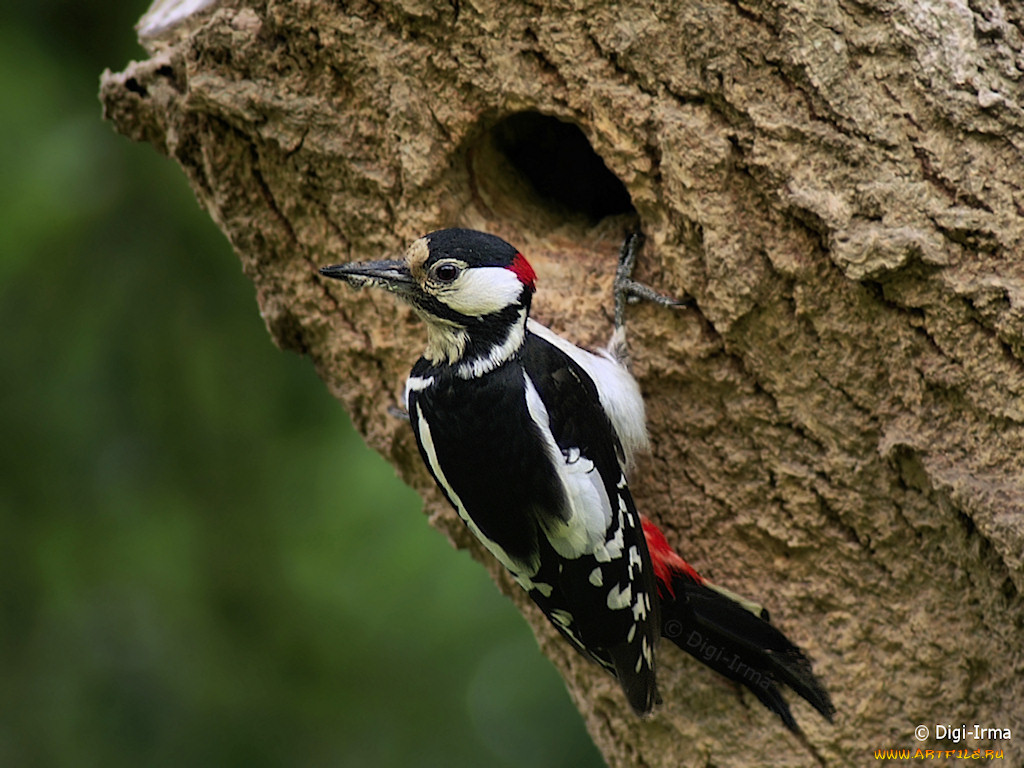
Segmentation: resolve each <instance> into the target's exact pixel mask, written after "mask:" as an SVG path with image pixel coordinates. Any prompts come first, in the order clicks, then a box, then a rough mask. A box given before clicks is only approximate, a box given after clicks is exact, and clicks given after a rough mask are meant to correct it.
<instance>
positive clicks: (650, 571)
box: [320, 229, 834, 732]
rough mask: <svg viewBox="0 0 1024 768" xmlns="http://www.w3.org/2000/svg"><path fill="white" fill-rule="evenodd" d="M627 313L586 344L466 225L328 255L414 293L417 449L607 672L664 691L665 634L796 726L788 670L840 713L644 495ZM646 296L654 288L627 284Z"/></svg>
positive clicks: (512, 263) (763, 621)
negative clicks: (695, 560)
mask: <svg viewBox="0 0 1024 768" xmlns="http://www.w3.org/2000/svg"><path fill="white" fill-rule="evenodd" d="M636 243H637V238H636V237H631V238H629V239H627V241H626V244H625V245H624V247H623V251H622V254H621V256H620V270H619V274H618V276H617V281H616V282H617V288H618V293H617V296H616V328H615V331H614V333H613V335H612V340H611V343H610V344H609V345H608V347H607V348H606V349H603V350H599V351H597V352H590V351H588V350H585V349H582V348H581V347H578V346H576V345H575V344H573V343H572V342H570V341H568V340H566V339H564V338H562V337H561V336H558V335H557V334H555V333H554V332H552V331H551V330H549V329H548V328H546V327H544V326H543V325H541V324H540V323H538V322H536V321H535V320H533V319H532V318H531V317H530V305H531V301H532V298H533V295H534V292H535V290H536V281H537V276H536V273H535V272H534V270H533V268H532V267H531V266H530V264H529V262H528V261H527V260H526V258H524V257H523V255H522V254H521V253H519V251H518V250H517V249H516V248H514V247H513V246H511V245H510V244H508V243H507V242H505V241H504V240H502V239H501V238H498V237H496V236H494V235H490V234H486V233H483V232H477V231H474V230H468V229H442V230H438V231H436V232H431V233H430V234H427V235H425V236H423V237H421V238H419V239H418V240H416V241H415V242H413V243H412V245H411V246H410V247H409V248H408V250H407V251H406V253H405V257H404V259H400V260H384V261H370V262H358V263H351V264H338V265H335V266H330V267H324V268H322V269H321V270H320V273H321V274H322V275H324V276H326V277H330V278H336V279H340V280H344V281H346V282H347V283H349V284H351V285H354V286H356V287H362V286H373V287H378V288H383V289H385V290H387V291H390V292H392V293H394V294H395V295H396V296H397V297H398V298H399V299H401V300H402V301H404V302H406V303H408V304H409V305H411V307H412V308H413V310H414V311H415V312H416V314H417V315H419V317H420V318H422V319H423V321H424V322H425V324H426V329H427V344H426V350H425V352H424V353H423V356H422V357H421V358H420V359H419V360H418V361H417V362H416V364H415V365H414V366H413V369H412V373H411V374H410V375H409V378H408V380H407V382H406V386H405V401H406V402H405V404H406V409H407V412H408V416H409V421H410V423H411V425H412V429H413V432H414V434H415V437H416V443H417V445H418V446H419V451H420V454H421V456H422V458H423V461H424V463H425V464H426V466H427V469H428V470H429V472H430V474H431V475H432V476H433V478H434V480H435V482H436V483H437V485H438V487H439V488H440V489H441V491H442V493H443V494H444V495H445V497H446V498H447V499H448V501H449V502H450V503H451V505H452V506H453V507H454V508H455V510H456V512H457V513H458V515H459V517H460V518H461V519H462V520H463V521H464V522H465V524H466V525H467V526H468V527H469V529H470V531H471V532H472V533H473V535H475V536H476V537H477V538H478V539H479V540H480V542H481V543H482V544H483V545H484V546H485V547H486V548H487V549H488V550H489V551H490V552H491V554H493V555H494V556H495V557H496V558H497V559H498V561H499V562H500V563H501V564H502V565H503V566H504V567H505V568H507V569H508V571H509V573H510V574H511V575H512V578H513V579H514V580H515V581H516V582H517V583H518V584H519V585H520V586H521V587H522V588H523V589H525V590H526V591H527V592H528V593H529V595H530V597H531V598H532V599H533V601H534V602H535V603H536V604H537V605H538V606H539V607H540V609H541V610H542V611H543V612H544V614H545V616H546V617H547V618H548V620H549V621H550V622H551V624H552V625H553V626H554V627H555V629H557V630H558V632H559V633H561V635H562V636H563V637H564V638H565V639H566V640H567V641H568V642H569V643H570V644H571V645H572V646H573V647H574V648H575V649H576V650H577V651H579V652H580V653H581V654H583V655H584V656H585V657H587V658H588V659H590V660H591V661H593V662H595V663H597V664H598V665H600V666H601V667H602V668H604V669H605V670H607V671H608V672H609V673H610V674H612V675H613V676H614V677H615V678H616V679H617V680H618V682H619V684H620V685H621V687H622V690H623V692H624V694H625V697H626V699H627V701H628V702H629V704H630V706H631V707H632V708H633V709H634V710H635V711H636V712H637V714H639V715H646V714H648V713H650V712H651V711H652V709H653V708H654V707H655V705H656V704H658V703H659V702H660V697H659V694H658V687H657V675H656V668H657V647H658V641H659V639H660V638H661V637H662V636H664V637H666V638H668V639H669V640H671V641H672V642H674V643H675V644H676V645H677V646H679V647H680V648H682V649H683V650H684V651H686V652H687V653H689V654H691V655H692V656H694V657H695V658H697V659H699V660H700V661H701V662H703V663H704V664H706V665H707V666H709V667H711V668H712V669H714V670H716V671H717V672H719V673H721V674H722V675H724V676H726V677H728V678H729V679H731V680H734V681H736V682H738V683H740V684H742V685H744V686H745V687H747V688H748V689H750V690H751V691H752V692H753V693H754V695H755V696H756V697H757V698H758V699H759V700H760V701H762V702H763V703H764V704H765V705H766V706H767V707H768V708H770V709H771V710H773V711H774V712H776V713H777V714H778V715H779V717H780V718H781V719H782V721H783V723H785V725H786V726H787V727H788V728H789V729H790V730H793V731H794V732H799V730H798V727H797V725H796V721H795V720H794V718H793V716H792V714H791V712H790V709H789V706H788V704H787V703H786V701H785V699H784V698H783V697H782V695H781V692H780V689H779V686H780V685H782V684H785V685H788V686H790V687H791V688H792V689H793V690H794V691H795V692H796V693H797V694H799V695H800V696H802V697H803V698H804V699H806V700H807V701H808V702H810V703H811V705H812V706H814V707H815V708H816V709H817V710H818V711H819V712H820V713H821V714H822V715H823V716H824V717H826V718H827V719H829V720H831V719H832V715H833V712H834V708H833V706H832V703H831V700H830V699H829V695H828V693H827V691H826V690H825V689H824V687H822V685H821V684H820V682H819V681H818V680H817V678H816V677H815V676H814V673H813V671H812V670H811V665H810V662H809V661H808V660H807V658H806V657H805V656H804V654H803V653H802V652H801V651H800V649H799V648H798V647H797V646H796V645H794V644H793V643H792V642H790V641H789V640H788V639H787V638H786V637H785V635H783V634H782V633H781V632H780V631H779V630H778V629H776V628H775V627H774V626H773V625H772V624H771V623H770V621H769V618H768V614H767V612H766V611H764V610H763V609H762V608H760V607H759V606H757V605H755V604H753V603H751V602H750V601H747V600H745V599H743V598H740V597H739V596H737V595H735V594H733V593H732V592H729V591H728V590H725V589H723V588H721V587H717V586H715V585H713V584H711V583H710V582H708V581H707V580H705V579H703V578H702V577H701V576H700V575H699V574H698V573H697V572H696V571H695V570H694V569H693V568H692V567H691V566H690V565H689V564H688V563H686V561H684V560H683V559H682V557H680V556H679V555H678V554H677V553H676V552H675V551H674V550H673V549H672V547H671V546H670V545H669V543H668V540H667V538H666V537H665V535H664V534H663V533H662V532H661V531H660V530H659V529H658V528H657V526H655V525H654V523H653V522H651V521H650V520H649V519H647V518H645V517H642V516H641V515H640V514H639V513H638V512H637V509H636V505H635V504H634V501H633V496H632V494H631V493H630V489H629V484H628V482H627V474H628V473H629V471H630V470H631V469H632V467H633V462H634V457H635V456H636V455H637V453H638V452H640V451H643V450H645V449H647V447H648V437H647V429H646V423H645V418H644V403H643V399H642V397H641V394H640V389H639V386H638V384H637V382H636V380H635V379H634V378H633V376H632V375H631V374H630V372H629V370H628V367H627V365H626V358H625V351H626V346H625V331H624V326H623V325H622V324H621V307H622V306H623V302H622V300H621V298H622V295H624V293H625V292H627V291H628V290H629V289H630V288H632V287H633V286H635V285H637V284H635V283H633V282H632V281H631V280H630V278H629V275H628V272H629V271H630V270H631V267H632V263H633V260H634V259H635V256H636V253H635V251H636ZM633 292H635V293H637V294H639V295H642V296H644V297H646V298H651V297H652V296H656V294H652V292H651V291H650V290H649V289H647V290H646V291H644V290H636V291H633Z"/></svg>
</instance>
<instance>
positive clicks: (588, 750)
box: [0, 0, 602, 768]
mask: <svg viewBox="0 0 1024 768" xmlns="http://www.w3.org/2000/svg"><path fill="white" fill-rule="evenodd" d="M146 5H147V3H146V2H145V0H142V1H141V2H133V3H128V4H118V3H109V2H95V1H93V2H73V3H72V2H61V1H60V0H44V1H43V2H27V1H25V0H20V1H19V2H13V3H11V2H7V3H4V8H3V10H0V57H2V59H3V61H2V66H0V99H2V104H3V107H2V108H0V179H2V183H0V338H2V339H3V341H2V346H0V352H2V355H0V398H2V408H0V435H2V438H0V451H2V452H3V453H2V459H0V766H19V767H20V766H103V767H104V768H120V766H126V767H127V766H131V768H139V767H140V766H236V765H237V766H252V767H254V768H259V767H261V766H361V767H364V766H370V767H373V766H403V768H407V767H408V766H530V767H531V768H532V767H537V768H544V767H545V766H588V765H589V766H599V765H601V764H602V763H601V760H600V757H599V755H598V753H597V752H596V750H595V749H594V747H593V746H592V745H591V744H590V741H589V739H588V737H587V735H586V733H585V731H584V730H583V726H582V723H581V721H580V718H579V715H578V714H577V713H576V711H575V710H574V709H573V708H572V706H571V704H570V702H569V700H568V697H567V695H566V693H565V690H564V687H563V686H562V682H561V680H560V679H559V677H558V676H557V674H556V673H555V671H554V670H553V668H552V667H551V666H550V664H549V663H548V662H547V661H546V660H545V659H544V658H543V657H542V656H541V655H540V653H539V651H538V650H537V647H536V643H535V642H534V640H533V637H532V635H531V634H530V632H529V630H528V628H527V627H526V625H525V623H524V622H523V621H522V619H521V618H520V617H519V615H518V614H517V613H516V612H515V610H514V609H513V608H512V606H511V604H510V603H508V601H506V600H504V599H503V598H502V597H501V596H500V595H499V594H498V592H497V590H496V589H495V588H494V586H493V585H492V584H491V583H490V580H489V579H488V578H487V576H486V574H485V573H484V571H483V569H482V568H481V567H480V566H478V565H477V564H475V563H473V562H472V561H471V560H470V559H469V557H468V556H467V555H466V554H464V553H461V552H456V551H454V550H453V549H452V548H451V547H450V546H449V545H448V544H447V542H446V541H445V540H444V539H443V537H442V536H441V535H440V534H439V533H437V532H435V531H433V530H432V529H430V528H429V527H428V525H427V523H426V519H425V518H424V517H423V515H422V514H420V503H419V499H418V498H417V497H416V496H415V495H414V494H413V493H412V492H411V491H410V490H409V489H407V488H405V487H404V486H403V485H402V484H401V483H400V482H399V481H398V480H397V479H396V478H395V476H394V473H393V472H392V470H391V468H390V467H389V466H388V465H387V464H385V463H384V461H383V460H381V459H380V457H378V456H377V455H376V454H373V453H372V452H370V451H369V450H368V449H367V448H366V447H365V446H364V445H363V443H362V441H361V440H360V438H359V437H358V436H357V435H356V434H355V433H354V432H353V431H352V428H351V426H350V425H349V423H348V419H347V417H346V415H345V413H344V412H343V410H342V409H341V407H340V406H339V405H338V404H337V403H336V402H334V401H333V400H332V399H331V398H330V397H329V396H328V394H327V392H326V390H325V388H324V387H323V385H322V384H321V383H320V382H319V380H318V379H317V378H316V376H315V375H314V374H313V371H312V368H311V366H310V365H309V364H308V361H305V360H302V359H299V358H297V357H295V356H292V355H288V354H284V353H281V352H279V351H278V350H277V349H276V348H275V347H274V346H273V345H272V344H271V342H270V339H269V337H268V335H267V333H266V331H265V330H264V328H263V326H262V323H261V321H260V319H259V315H258V312H257V308H256V304H255V301H254V298H253V292H252V289H251V286H250V285H249V284H248V282H247V281H246V279H245V278H244V277H243V275H242V274H241V271H240V269H239V266H238V263H237V261H236V259H235V257H234V255H233V254H232V253H231V250H230V248H229V247H228V245H227V242H226V241H225V240H224V239H223V237H222V236H221V235H220V234H219V232H218V231H217V230H216V228H215V227H214V225H213V224H212V222H211V221H210V220H209V218H208V217H207V216H206V215H205V214H204V213H203V212H202V211H200V210H199V208H198V206H197V205H196V203H195V201H194V199H193V197H192V195H191V192H190V191H189V189H188V187H187V184H186V182H185V178H184V175H183V174H182V173H181V172H180V171H179V170H178V169H177V167H176V166H174V165H173V164H172V163H171V162H170V161H168V160H166V159H164V158H162V157H160V156H158V155H157V153H156V152H155V151H154V150H153V149H152V148H151V147H148V146H139V145H134V144H131V143H130V142H128V141H127V140H126V139H124V138H122V137H120V136H117V135H116V134H115V133H114V132H113V129H112V128H111V126H110V125H108V124H105V123H103V122H101V120H100V107H99V103H98V101H97V96H96V93H97V90H98V76H99V73H100V71H101V70H102V69H103V68H104V67H111V68H112V69H115V70H117V69H121V68H123V67H124V65H125V64H126V63H127V62H128V60H129V59H131V58H141V57H142V56H143V55H144V53H143V51H142V50H141V48H139V47H138V46H137V44H136V43H135V34H134V30H133V25H134V23H135V21H136V20H137V18H138V17H139V16H140V15H141V14H142V12H143V11H144V10H145V7H146ZM410 362H411V361H410Z"/></svg>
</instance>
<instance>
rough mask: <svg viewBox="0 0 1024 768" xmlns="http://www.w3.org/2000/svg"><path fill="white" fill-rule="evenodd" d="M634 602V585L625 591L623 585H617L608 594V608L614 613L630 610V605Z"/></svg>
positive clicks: (628, 585) (629, 585)
mask: <svg viewBox="0 0 1024 768" xmlns="http://www.w3.org/2000/svg"><path fill="white" fill-rule="evenodd" d="M632 601H633V585H632V584H627V585H626V588H625V589H623V588H622V585H620V584H616V585H615V586H614V587H612V588H611V590H610V591H609V592H608V608H610V609H611V610H613V611H619V610H622V609H623V608H628V607H629V604H630V603H631V602H632Z"/></svg>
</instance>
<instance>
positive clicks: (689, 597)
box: [661, 573, 835, 733]
mask: <svg viewBox="0 0 1024 768" xmlns="http://www.w3.org/2000/svg"><path fill="white" fill-rule="evenodd" d="M672 587H673V591H674V593H675V594H674V596H672V595H662V597H661V612H662V634H663V636H664V637H666V638H668V639H669V640H671V641H672V642H673V643H675V644H676V645H678V646H679V647H680V648H681V649H683V650H684V651H686V652H687V653H689V654H690V655H691V656H693V657H694V658H696V659H697V660H699V661H700V662H701V663H703V664H706V665H707V666H709V667H710V668H711V669H713V670H715V671H716V672H718V673H719V674H721V675H723V676H725V677H727V678H729V679H730V680H733V681H735V682H737V683H739V684H741V685H743V686H745V687H746V688H748V689H749V690H750V691H751V693H753V694H754V695H755V696H756V697H757V698H758V699H759V700H760V701H761V702H762V703H763V704H764V705H765V706H766V707H768V709H770V710H772V711H773V712H775V713H776V714H777V715H778V716H779V717H780V718H781V719H782V722H783V723H784V724H785V725H786V727H787V728H789V730H791V731H793V732H794V733H799V732H800V729H799V727H798V726H797V724H796V720H794V719H793V715H792V713H791V712H790V710H789V705H788V704H787V703H786V700H785V699H784V698H783V697H782V693H781V691H780V690H779V684H785V685H788V686H789V687H790V688H792V689H793V690H794V691H795V692H796V693H797V694H798V695H800V696H801V697H802V698H804V699H806V700H807V702H808V703H810V705H811V706H813V707H814V708H815V709H816V710H818V712H820V713H821V715H822V716H823V717H824V718H825V719H826V720H828V721H829V722H832V716H833V715H834V714H835V707H833V706H832V700H831V698H830V697H829V695H828V692H827V691H826V690H825V688H824V687H823V686H822V684H821V682H820V681H819V680H818V678H817V677H815V675H814V672H813V671H812V669H811V663H810V662H809V661H808V660H807V657H806V656H804V654H803V652H802V651H801V650H800V649H799V648H798V647H797V646H796V645H794V644H793V643H792V642H791V641H790V640H789V638H787V637H786V636H785V635H784V634H782V632H780V631H779V630H778V629H776V628H775V627H773V626H772V625H771V624H770V623H769V622H768V613H767V611H763V610H760V611H759V612H755V609H753V607H752V606H749V605H744V604H743V603H742V602H740V599H738V598H735V599H734V596H731V595H730V594H729V593H727V592H726V591H725V590H719V589H718V588H716V587H713V586H711V585H708V584H706V583H705V584H700V583H698V582H696V581H694V580H693V579H692V578H690V577H689V576H687V575H685V574H682V573H675V574H673V580H672Z"/></svg>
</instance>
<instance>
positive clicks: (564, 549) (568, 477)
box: [523, 372, 621, 562]
mask: <svg viewBox="0 0 1024 768" xmlns="http://www.w3.org/2000/svg"><path fill="white" fill-rule="evenodd" d="M523 378H524V381H525V385H526V407H527V409H528V410H529V411H530V418H531V419H532V420H533V422H534V423H535V424H536V425H537V427H538V430H539V432H540V436H541V440H543V442H544V445H545V448H546V449H547V451H548V453H549V455H550V456H551V461H552V464H553V465H554V466H555V468H556V471H557V472H558V477H559V479H560V480H561V481H562V488H563V489H564V490H565V497H566V503H567V505H568V509H567V510H565V511H566V513H567V514H566V517H567V518H568V520H566V521H565V522H563V521H561V520H557V521H555V522H550V523H548V524H547V525H546V528H545V533H546V534H547V537H548V541H549V542H550V543H551V546H552V547H553V548H554V550H555V551H556V552H557V553H558V554H559V555H561V556H562V557H565V558H568V559H571V560H574V559H576V558H578V557H580V556H581V555H584V554H596V553H597V552H599V551H600V550H603V549H604V548H605V540H604V537H605V532H606V531H607V530H608V526H609V525H610V523H611V503H610V502H609V500H608V493H607V492H606V491H605V487H604V482H603V481H602V479H601V474H600V473H599V472H597V471H596V470H595V467H594V463H593V462H592V461H590V460H589V459H587V458H586V457H584V456H583V455H582V454H581V453H580V451H579V449H577V448H571V449H569V450H567V451H566V453H565V454H563V453H562V451H561V449H559V447H558V444H557V443H556V442H555V438H554V437H553V436H552V434H551V425H550V420H549V418H548V411H547V408H546V407H545V406H544V401H543V400H541V397H540V394H539V393H538V392H537V388H536V387H534V385H533V382H532V381H531V380H530V377H529V376H528V375H526V373H525V372H524V373H523ZM569 459H573V460H572V461H569ZM619 537H620V549H621V531H620V533H619ZM598 561H599V562H601V558H600V557H598Z"/></svg>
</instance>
